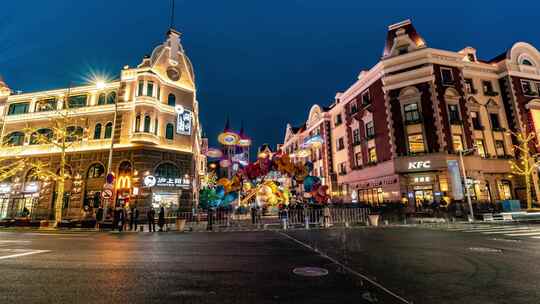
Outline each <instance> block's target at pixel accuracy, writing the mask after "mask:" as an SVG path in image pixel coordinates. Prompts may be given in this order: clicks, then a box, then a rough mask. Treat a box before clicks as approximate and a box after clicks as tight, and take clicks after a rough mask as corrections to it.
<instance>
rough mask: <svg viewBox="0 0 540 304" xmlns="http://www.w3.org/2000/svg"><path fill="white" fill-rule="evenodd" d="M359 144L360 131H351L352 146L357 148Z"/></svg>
mask: <svg viewBox="0 0 540 304" xmlns="http://www.w3.org/2000/svg"><path fill="white" fill-rule="evenodd" d="M359 144H360V130H359V129H354V130H353V145H355V146H358V145H359Z"/></svg>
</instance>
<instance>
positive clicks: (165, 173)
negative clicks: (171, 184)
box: [155, 163, 180, 178]
mask: <svg viewBox="0 0 540 304" xmlns="http://www.w3.org/2000/svg"><path fill="white" fill-rule="evenodd" d="M155 175H156V177H166V178H178V177H180V170H178V167H177V166H175V165H173V164H171V163H164V164H161V165H159V166H158V167H157V168H156V172H155Z"/></svg>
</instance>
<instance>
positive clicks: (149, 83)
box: [146, 81, 154, 96]
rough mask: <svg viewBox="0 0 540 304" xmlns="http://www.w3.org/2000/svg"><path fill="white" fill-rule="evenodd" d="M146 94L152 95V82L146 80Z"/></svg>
mask: <svg viewBox="0 0 540 304" xmlns="http://www.w3.org/2000/svg"><path fill="white" fill-rule="evenodd" d="M146 96H154V82H153V81H148V82H147V83H146Z"/></svg>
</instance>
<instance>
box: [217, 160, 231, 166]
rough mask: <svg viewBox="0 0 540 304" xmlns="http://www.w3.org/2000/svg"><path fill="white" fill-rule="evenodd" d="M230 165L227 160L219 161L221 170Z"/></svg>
mask: <svg viewBox="0 0 540 304" xmlns="http://www.w3.org/2000/svg"><path fill="white" fill-rule="evenodd" d="M230 165H231V161H230V160H228V159H222V160H220V161H219V166H220V167H222V168H227V167H229V166H230Z"/></svg>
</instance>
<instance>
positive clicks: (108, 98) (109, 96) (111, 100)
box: [107, 91, 116, 104]
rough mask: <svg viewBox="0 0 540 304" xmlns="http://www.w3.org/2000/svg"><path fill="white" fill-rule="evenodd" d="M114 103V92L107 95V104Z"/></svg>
mask: <svg viewBox="0 0 540 304" xmlns="http://www.w3.org/2000/svg"><path fill="white" fill-rule="evenodd" d="M115 103H116V92H115V91H112V92H110V93H109V94H107V104H115Z"/></svg>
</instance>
